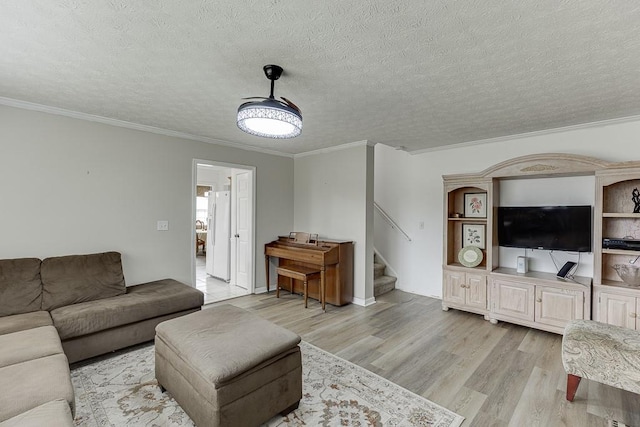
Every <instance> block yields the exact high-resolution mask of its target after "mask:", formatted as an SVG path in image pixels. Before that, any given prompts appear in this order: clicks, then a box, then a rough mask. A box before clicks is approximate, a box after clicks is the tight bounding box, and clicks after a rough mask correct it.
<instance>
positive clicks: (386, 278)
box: [373, 276, 398, 285]
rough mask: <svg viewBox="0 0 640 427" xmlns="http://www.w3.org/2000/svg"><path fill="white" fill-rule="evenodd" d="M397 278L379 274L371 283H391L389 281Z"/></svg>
mask: <svg viewBox="0 0 640 427" xmlns="http://www.w3.org/2000/svg"><path fill="white" fill-rule="evenodd" d="M397 280H398V278H397V277H393V276H380V277H378V278H377V279H374V280H373V284H374V285H377V284H382V283H391V282H395V281H397Z"/></svg>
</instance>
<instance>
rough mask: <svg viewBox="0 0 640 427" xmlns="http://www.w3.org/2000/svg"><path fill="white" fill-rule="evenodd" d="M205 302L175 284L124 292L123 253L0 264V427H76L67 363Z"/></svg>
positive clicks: (124, 343)
mask: <svg viewBox="0 0 640 427" xmlns="http://www.w3.org/2000/svg"><path fill="white" fill-rule="evenodd" d="M203 303H204V295H203V294H202V292H200V291H198V290H196V289H193V288H191V287H190V286H187V285H185V284H182V283H180V282H177V281H175V280H172V279H164V280H158V281H155V282H150V283H145V284H141V285H136V286H129V287H127V286H126V285H125V280H124V275H123V272H122V263H121V256H120V253H118V252H105V253H100V254H90V255H71V256H64V257H53V258H47V259H44V260H42V261H41V260H39V259H37V258H21V259H7V260H0V383H1V384H2V385H3V387H2V390H0V427H10V426H11V427H14V426H31V425H34V426H35V425H42V424H41V421H42V420H47V425H55V426H58V425H59V426H72V425H73V413H74V409H75V408H74V393H73V386H72V385H71V379H70V372H69V363H73V362H77V361H80V360H83V359H87V358H90V357H93V356H97V355H100V354H104V353H107V352H110V351H113V350H118V349H121V348H124V347H128V346H131V345H134V344H138V343H142V342H145V341H150V340H153V339H154V335H155V327H156V325H158V324H159V323H160V322H162V321H164V320H168V319H171V318H174V317H178V316H182V315H184V314H188V313H192V312H194V311H198V310H200V308H201V306H202V304H203ZM63 403H64V404H63Z"/></svg>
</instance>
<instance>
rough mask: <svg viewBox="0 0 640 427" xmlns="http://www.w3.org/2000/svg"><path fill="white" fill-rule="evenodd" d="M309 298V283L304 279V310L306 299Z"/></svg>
mask: <svg viewBox="0 0 640 427" xmlns="http://www.w3.org/2000/svg"><path fill="white" fill-rule="evenodd" d="M308 297H309V281H308V280H307V277H306V276H305V278H304V308H307V298H308Z"/></svg>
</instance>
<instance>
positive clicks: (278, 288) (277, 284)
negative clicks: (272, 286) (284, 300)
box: [276, 276, 280, 298]
mask: <svg viewBox="0 0 640 427" xmlns="http://www.w3.org/2000/svg"><path fill="white" fill-rule="evenodd" d="M276 298H280V276H278V278H277V279H276Z"/></svg>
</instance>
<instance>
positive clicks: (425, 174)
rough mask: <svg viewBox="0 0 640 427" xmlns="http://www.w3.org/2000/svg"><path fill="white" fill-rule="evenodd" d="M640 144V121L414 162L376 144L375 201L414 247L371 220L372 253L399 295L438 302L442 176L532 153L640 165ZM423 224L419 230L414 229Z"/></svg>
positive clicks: (538, 193) (534, 192) (539, 196)
mask: <svg viewBox="0 0 640 427" xmlns="http://www.w3.org/2000/svg"><path fill="white" fill-rule="evenodd" d="M639 137H640V122H639V121H636V122H627V123H617V124H610V125H606V126H599V127H585V128H583V129H575V130H569V131H564V132H557V133H550V134H546V135H538V136H532V137H528V138H517V139H512V140H505V141H500V142H493V143H484V144H477V145H471V146H466V147H459V148H452V149H449V150H442V151H433V152H428V153H424V154H418V155H410V154H408V153H405V152H402V151H397V150H394V149H392V148H390V147H387V146H384V145H380V144H378V145H376V147H375V149H376V155H375V200H376V202H378V203H379V204H380V205H381V207H382V208H383V209H384V210H386V211H387V212H388V213H389V215H390V216H391V217H393V218H394V219H396V220H397V221H398V223H399V225H400V226H401V227H402V228H403V229H405V230H406V231H407V232H408V234H409V235H410V236H411V238H412V239H413V241H411V242H407V241H406V240H404V238H403V237H402V236H400V235H399V234H398V233H397V232H396V231H395V230H392V229H391V228H390V227H389V226H388V225H387V224H386V223H384V222H383V221H382V220H381V218H380V216H379V214H377V213H376V214H375V216H374V229H375V241H374V246H375V247H376V249H377V250H378V251H380V252H381V254H382V256H383V257H384V258H385V259H386V260H387V261H388V262H389V264H390V265H391V267H392V268H393V269H394V270H395V271H396V272H397V273H398V279H399V280H398V284H397V287H398V288H399V289H402V290H406V291H409V292H414V293H417V294H421V295H428V296H436V297H441V296H442V227H443V225H442V222H443V218H442V215H443V191H442V175H448V174H457V173H468V172H480V171H482V170H484V169H486V168H487V167H489V166H492V165H494V164H496V163H499V162H502V161H504V160H508V159H511V158H514V157H519V156H524V155H527V154H535V153H573V154H580V155H585V156H591V157H596V158H600V159H603V160H607V161H613V162H618V161H627V160H640V144H639V143H638V139H639ZM532 183H533V181H532ZM584 185H587V184H584ZM542 188H543V187H540V188H537V189H533V188H532V189H531V191H530V192H531V196H532V198H534V199H535V200H543V199H544V198H545V197H544V196H545V195H544V193H543V191H544V190H543V189H542ZM589 191H590V192H593V191H594V187H593V186H592V185H591V184H589V188H588V189H586V190H585V193H582V194H586V193H587V192H589ZM422 221H424V223H425V227H424V229H420V227H419V224H420V222H422ZM545 256H547V257H548V255H545ZM587 262H588V261H587ZM544 268H546V267H544ZM584 268H586V270H587V271H585V270H580V271H579V274H585V275H590V274H588V270H589V268H590V267H589V266H588V264H585V266H584ZM591 268H592V267H591Z"/></svg>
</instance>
